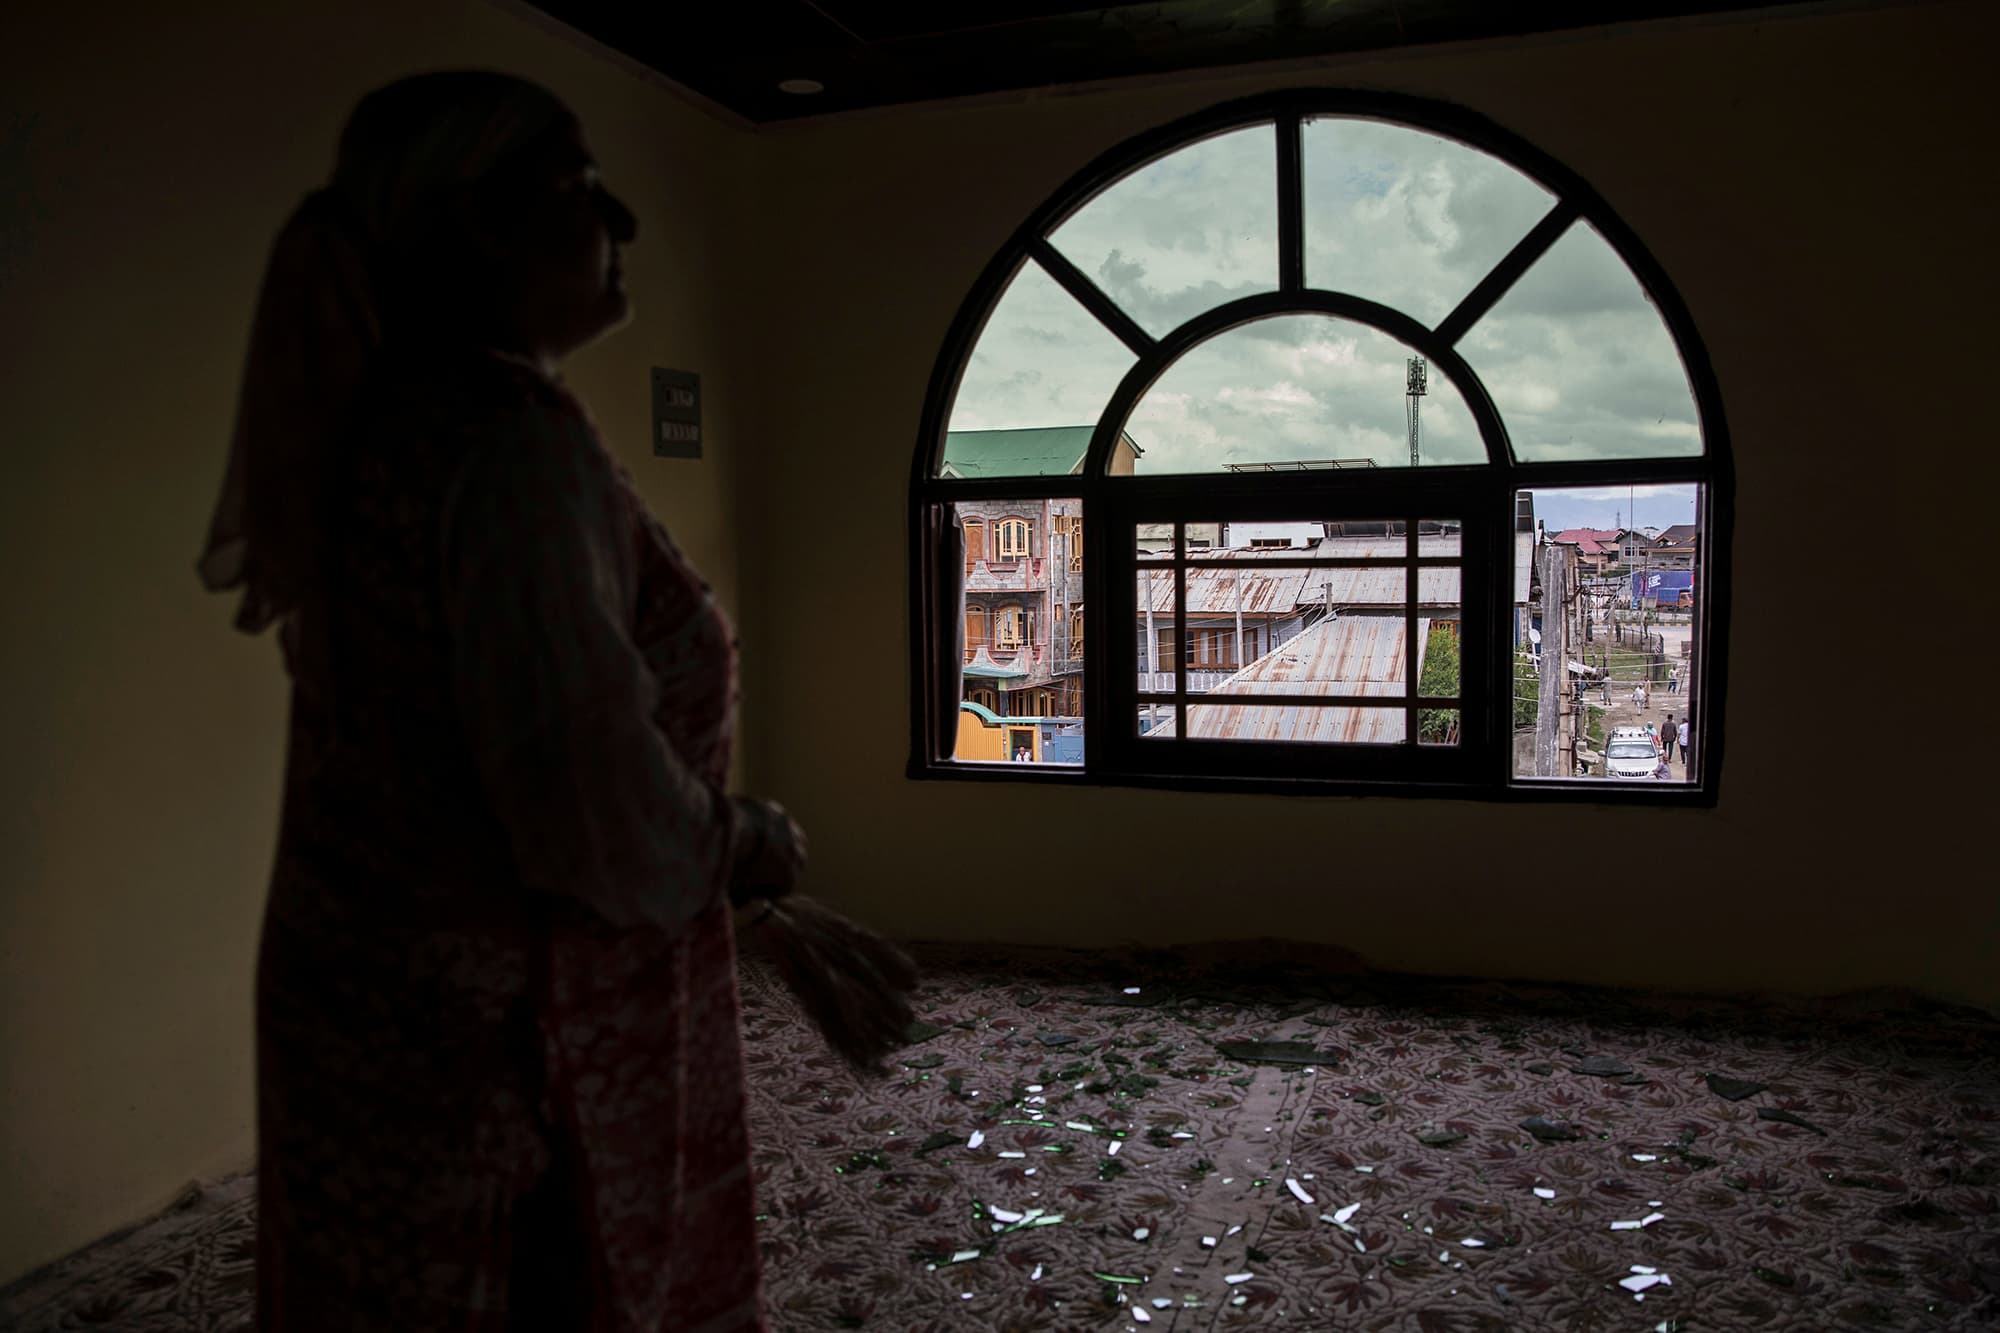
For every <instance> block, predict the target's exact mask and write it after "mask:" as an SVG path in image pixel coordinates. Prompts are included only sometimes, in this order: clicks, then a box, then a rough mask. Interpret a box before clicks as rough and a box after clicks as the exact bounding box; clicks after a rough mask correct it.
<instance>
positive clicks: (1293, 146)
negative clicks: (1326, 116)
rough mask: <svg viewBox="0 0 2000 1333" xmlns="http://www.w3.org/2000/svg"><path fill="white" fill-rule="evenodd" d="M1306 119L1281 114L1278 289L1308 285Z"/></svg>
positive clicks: (1289, 290) (1279, 120) (1287, 290)
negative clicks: (1302, 141) (1304, 135)
mask: <svg viewBox="0 0 2000 1333" xmlns="http://www.w3.org/2000/svg"><path fill="white" fill-rule="evenodd" d="M1304 132H1305V127H1304V122H1303V121H1302V120H1301V118H1300V117H1298V116H1296V115H1284V116H1280V117H1278V290H1279V291H1281V292H1298V291H1303V290H1304V289H1305V285H1306V229H1305V182H1304V178H1303V176H1304V173H1303V168H1302V165H1301V161H1302V158H1303V156H1304V153H1303V148H1302V145H1301V142H1300V137H1301V136H1302V135H1303V134H1304Z"/></svg>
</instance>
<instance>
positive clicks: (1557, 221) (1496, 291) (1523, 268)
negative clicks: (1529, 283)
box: [1437, 200, 1581, 346]
mask: <svg viewBox="0 0 2000 1333" xmlns="http://www.w3.org/2000/svg"><path fill="white" fill-rule="evenodd" d="M1580 216H1581V214H1579V213H1578V212H1577V209H1576V205H1574V204H1572V203H1570V202H1569V201H1568V200H1564V201H1562V202H1560V203H1558V204H1557V205H1556V206H1555V207H1554V208H1551V209H1550V210H1549V211H1548V213H1547V214H1546V215H1545V216H1544V217H1543V218H1542V220H1541V221H1540V222H1537V223H1536V224H1535V225H1534V226H1533V227H1530V228H1529V229H1528V234H1527V235H1526V236H1523V237H1522V238H1521V239H1520V240H1519V241H1517V242H1516V243H1515V245H1514V248H1513V249H1512V250H1509V251H1508V252H1507V257H1506V258H1505V259H1502V260H1501V261H1500V262H1499V263H1498V264H1496V265H1495V266H1494V268H1493V271H1492V272H1491V273H1488V274H1487V275H1486V276H1485V277H1484V278H1481V279H1480V280H1479V285H1478V286H1476V287H1474V288H1473V289H1472V290H1471V291H1470V292H1468V293H1466V297H1465V299H1464V300H1463V301H1460V302H1459V303H1458V308H1457V309H1456V310H1454V311H1452V312H1451V313H1450V314H1449V315H1446V316H1445V318H1444V322H1443V323H1442V324H1439V325H1438V326H1437V336H1438V338H1439V339H1440V340H1441V341H1443V342H1444V343H1445V344H1446V345H1447V346H1449V345H1453V344H1456V343H1457V342H1458V340H1459V339H1460V338H1463V337H1464V336H1465V334H1466V331H1467V330H1469V329H1470V328H1471V327H1472V326H1473V325H1474V324H1477V323H1478V322H1479V321H1480V319H1481V317H1483V316H1484V315H1485V314H1486V312H1487V311H1489V310H1491V309H1492V308H1493V307H1494V305H1495V304H1497V303H1498V302H1499V300H1500V298H1501V297H1503V296H1505V295H1506V294H1507V289H1508V288H1509V287H1512V286H1513V285H1514V284H1515V283H1516V282H1518V281H1520V278H1521V275H1522V274H1523V273H1526V272H1527V271H1528V270H1529V269H1530V268H1532V267H1534V263H1535V261H1536V260H1538V259H1540V258H1541V257H1542V256H1543V254H1545V253H1547V251H1548V248H1549V247H1550V246H1552V245H1554V244H1555V243H1556V238H1557V237H1559V236H1561V235H1562V234H1563V233H1564V232H1565V231H1568V230H1569V227H1570V224H1571V223H1573V222H1575V221H1576V220H1577V218H1578V217H1580Z"/></svg>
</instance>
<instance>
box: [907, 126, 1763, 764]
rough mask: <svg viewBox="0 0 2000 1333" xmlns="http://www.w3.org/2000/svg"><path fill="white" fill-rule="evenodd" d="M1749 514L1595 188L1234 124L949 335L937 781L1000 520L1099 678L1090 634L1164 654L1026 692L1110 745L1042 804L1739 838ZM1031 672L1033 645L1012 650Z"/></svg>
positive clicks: (1494, 130)
mask: <svg viewBox="0 0 2000 1333" xmlns="http://www.w3.org/2000/svg"><path fill="white" fill-rule="evenodd" d="M1731 490H1732V476H1731V472H1730V468H1729V465H1728V452H1727V440H1726V434H1725V431H1724V427H1723V422H1722V416H1721V411H1720V398H1719V394H1718V391H1717V389H1716V386H1715V384H1714V382H1713V378H1712V375H1711V373H1710V371H1709V368H1708V364H1707V360H1706V356H1705V354H1704V353H1703V351H1702V348H1701V345H1700V341H1699V339H1698V337H1697V336H1696V334H1695V331H1694V328H1693V325H1692V323H1691V321H1690V320H1689V318H1688V316H1687V313H1686V311H1685V309H1684V308H1683V307H1682V305H1681V303H1680V301H1679V299H1678V297H1677V296H1676V295H1675V294H1674V292H1673V290H1672V288H1671V287H1670V286H1669V284H1668V283H1667V281H1666V277H1665V275H1664V273H1662V272H1661V270H1660V268H1659V266H1658V265H1657V264H1656V263H1654V261H1653V260H1652V259H1651V257H1650V256H1649V255H1648V254H1647V253H1646V251H1645V249H1644V247H1643V246H1642V245H1641V243H1640V241H1639V239H1638V238H1637V237H1636V236H1635V235H1634V234H1633V233H1632V232H1631V231H1630V230H1629V229H1628V228H1627V227H1626V226H1625V225H1624V224H1623V223H1622V222H1621V221H1620V220H1619V219H1618V218H1617V217H1616V216H1615V215H1613V214H1612V213H1611V211H1610V209H1609V208H1608V207H1607V206H1606V205H1605V203H1604V201H1603V200H1601V199H1600V198H1599V197H1598V196H1597V195H1596V193H1595V192H1594V191H1593V190H1592V189H1591V188H1590V187H1589V186H1588V185H1587V184H1585V183H1584V182H1583V181H1582V180H1581V179H1579V178H1578V177H1576V176H1575V175H1574V174H1573V173H1571V172H1569V171H1568V170H1567V169H1565V168H1564V167H1562V166H1561V165H1560V164H1558V163H1556V162H1553V161H1552V160H1550V159H1549V158H1548V157H1546V156H1545V155H1543V154H1541V153H1540V152H1538V151H1536V150H1535V149H1533V148H1532V147H1530V146H1528V145H1527V144H1524V143H1522V142H1521V141H1519V140H1518V139H1516V138H1514V137H1513V136H1512V135H1510V134H1508V133H1507V132H1505V131H1503V130H1501V129H1500V128H1498V127H1497V126H1495V125H1493V124H1491V123H1490V122H1488V121H1486V120H1484V119H1482V118H1480V117H1478V116H1475V115H1472V114H1469V113H1467V112H1464V111H1462V110H1459V109H1457V108H1453V107H1449V106H1445V105H1442V104H1438V103H1433V102H1428V101H1420V100H1416V99H1409V98H1401V97H1392V96H1388V95H1382V94H1347V93H1333V92H1299V93H1292V94H1280V95H1274V96H1265V97H1260V98H1254V99H1250V100H1247V101H1243V102H1237V103H1232V104H1229V105H1227V106H1223V107H1218V108H1215V109H1213V110H1211V111H1208V112H1205V113H1202V114H1200V115H1197V116H1194V117H1190V118H1189V119H1187V120H1185V121H1181V122H1178V123H1176V124H1174V125H1170V126H1167V127H1165V128H1163V129H1161V130H1159V131H1156V132H1154V133H1151V134H1148V135H1145V136H1142V137H1141V138H1140V139H1138V140H1136V141H1134V142H1132V143H1129V144H1126V145H1124V146H1123V147H1121V148H1118V149H1115V150H1113V151H1112V152H1110V153H1108V154H1106V155H1105V156H1104V157H1103V158H1102V159H1100V160H1099V161H1098V162H1096V163H1094V164H1092V165H1091V166H1090V167H1089V168H1087V169H1086V170H1084V171H1083V172H1081V173H1079V174H1078V176H1077V177H1075V178H1074V179H1073V180H1071V181H1070V182H1069V183H1068V184H1067V185H1066V186H1065V187H1064V188H1063V189H1062V190H1060V191H1058V192H1057V194H1056V195H1055V196H1054V197H1053V198H1051V199H1050V200H1049V201H1048V202H1047V203H1046V204H1044V205H1043V206H1042V207H1041V208H1039V209H1037V210H1036V211H1035V213H1034V214H1033V215H1032V216H1030V217H1029V218H1028V220H1027V221H1026V222H1025V223H1024V224H1023V226H1022V227H1021V229H1020V230H1019V231H1018V232H1017V233H1016V234H1015V236H1014V237H1013V239H1012V240H1011V241H1010V243H1009V244H1008V246H1007V248H1006V249H1005V250H1003V251H1002V252H1001V253H1000V254H999V255H998V256H996V257H995V259H994V260H993V262H992V264H990V265H989V266H988V268H987V270H986V272H985V274H984V275H983V276H982V277H981V278H980V280H979V282H978V284H977V285H976V286H975V288H974V290H973V291H972V292H971V293H970V295H969V296H968V297H967V299H966V302H965V304H964V306H963V307H962V309H961V311H960V315H959V318H958V320H957V321H956V322H955V323H954V325H953V327H952V330H951V332H950V334H949V335H948V337H947V340H946V343H945V346H944V348H943V349H942V351H941V353H940V357H939V362H938V366H937V370H936V373H935V374H934V376H933V381H932V386H931V393H930V396H929V398H928V400H927V403H926V408H925V419H924V424H923V433H922V437H921V440H920V446H919V450H918V457H917V460H916V468H915V476H914V480H913V486H912V504H913V523H914V525H915V531H916V533H917V534H918V541H917V549H918V555H919V560H918V566H917V569H916V579H917V583H918V587H917V598H916V605H917V607H918V625H917V633H916V635H915V636H914V637H915V640H916V652H917V657H918V661H917V667H918V673H917V679H918V681H919V687H920V689H921V690H922V691H923V692H924V696H925V704H926V706H925V707H924V708H923V709H922V710H920V715H921V716H922V717H923V718H924V719H925V721H924V724H923V726H922V727H921V728H920V734H919V735H918V736H917V737H916V746H917V760H918V763H917V765H916V768H917V770H918V771H920V772H925V773H928V774H934V775H949V774H952V773H955V772H962V771H966V769H967V766H966V765H965V764H964V763H962V762H960V761H955V760H953V759H952V758H951V757H950V756H951V744H952V736H953V735H954V734H955V733H954V732H953V730H952V729H951V727H950V726H948V725H947V723H948V722H949V721H950V719H949V710H951V709H955V708H956V705H957V700H958V699H960V698H961V697H963V694H962V691H963V689H964V687H965V686H966V685H967V684H969V683H970V680H969V679H961V677H960V675H959V671H958V666H959V663H960V662H961V660H962V658H963V653H962V652H961V651H960V645H959V644H958V643H956V642H955V636H953V635H951V633H950V627H951V626H953V625H955V624H958V623H961V614H960V610H959V608H960V606H961V605H962V599H963V596H964V583H963V580H962V579H961V578H960V577H959V574H960V570H961V568H964V567H969V555H968V556H967V557H966V558H965V559H964V560H961V558H960V548H959V547H957V546H955V545H953V542H954V541H956V540H958V535H957V534H959V533H961V532H962V533H964V534H965V540H967V541H970V540H972V534H973V533H974V532H977V531H979V528H978V527H977V526H976V524H975V522H974V521H973V520H972V518H971V515H973V514H975V513H976V514H978V515H981V516H986V515H998V517H995V518H992V519H990V520H988V522H989V523H990V527H991V536H992V542H993V556H994V558H995V561H996V562H998V563H1000V564H1001V565H1002V566H1003V568H1004V567H1005V566H1006V565H1007V563H1008V562H1011V561H1021V562H1022V564H1021V565H1020V566H1019V567H1018V569H1017V570H1016V571H1015V572H1014V573H1012V574H1006V573H1002V574H1001V575H999V576H998V578H1000V579H1005V578H1012V579H1014V580H1015V581H1013V582H1006V583H1004V584H1002V585H1000V586H1005V587H1006V588H1008V589H1012V590H1018V591H1019V592H1020V593H1021V594H1022V596H1023V603H1024V606H1039V607H1045V608H1047V607H1056V608H1060V607H1061V606H1063V605H1073V606H1075V607H1076V608H1077V609H1075V610H1073V611H1072V612H1071V613H1070V615H1071V621H1072V627H1071V639H1072V642H1080V641H1081V639H1082V634H1081V607H1083V606H1091V607H1093V608H1095V614H1097V615H1098V616H1109V617H1110V618H1111V622H1110V623H1112V624H1114V625H1117V624H1120V623H1122V624H1125V625H1129V626H1131V627H1132V632H1130V633H1124V632H1121V633H1116V634H1100V635H1097V636H1095V637H1094V638H1093V639H1091V640H1090V641H1089V643H1088V644H1087V645H1086V646H1085V651H1084V652H1083V653H1082V654H1081V655H1080V657H1079V656H1078V655H1075V654H1062V655H1060V656H1057V655H1055V654H1042V655H1027V654H1024V655H1023V656H1024V657H1026V656H1035V657H1036V660H1035V661H1032V662H1021V663H1019V664H1017V665H1015V666H1014V667H1013V670H1015V671H1016V672H1019V673H1022V674H1017V675H1012V676H1010V677H1009V678H1008V680H1007V684H1008V686H1009V688H1010V689H1017V690H1026V689H1039V688H1049V689H1052V690H1054V691H1056V692H1057V697H1058V698H1059V699H1062V700H1070V699H1074V700H1076V701H1077V702H1079V703H1080V704H1081V705H1082V708H1081V710H1080V711H1081V714H1082V716H1083V717H1084V718H1085V720H1086V732H1087V736H1086V744H1085V755H1084V762H1083V764H1082V765H1081V768H1080V770H1078V769H1077V768H1075V767H1074V766H1072V767H1071V768H1070V769H1068V770H1067V771H1066V773H1062V774H1051V773H1048V772H1047V771H1046V770H1044V769H1042V768H1040V767H1038V768H1036V769H1035V770H1032V771H1019V772H1016V773H1014V774H1011V776H1019V777H1021V778H1022V779H1023V780H1077V779H1079V778H1081V779H1083V780H1095V781H1110V782H1119V781H1135V782H1145V783H1149V784H1158V783H1159V782H1161V781H1162V780H1168V781H1172V780H1177V779H1180V780H1186V781H1188V782H1190V783H1202V784H1206V783H1213V782H1215V781H1217V780H1223V781H1227V782H1230V783H1232V784H1236V785H1241V784H1243V783H1250V784H1253V785H1254V784H1257V783H1259V782H1260V781H1262V782H1268V783H1282V784H1283V785H1284V786H1285V787H1286V789H1288V790H1296V789H1298V784H1299V783H1301V782H1306V783H1320V784H1325V785H1326V787H1327V789H1328V790H1347V791H1352V790H1369V789H1381V790H1391V789H1395V790H1409V789H1411V787H1412V785H1413V784H1414V785H1416V786H1417V787H1418V788H1420V789H1421V790H1422V791H1424V792H1426V793H1452V792H1457V793H1470V794H1480V795H1487V794H1493V795H1522V794H1539V795H1548V796H1571V797H1576V796H1582V797H1588V798H1593V799H1612V800H1629V799H1650V800H1658V801H1672V802H1683V803H1685V802H1704V803H1705V802H1711V801H1712V800H1713V799H1714V794H1715V779H1716V774H1717V770H1718V765H1717V763H1716V758H1715V749H1716V747H1715V746H1714V745H1713V744H1711V743H1710V742H1711V739H1712V738H1716V737H1718V736H1719V734H1720V727H1719V716H1718V705H1719V703H1720V699H1721V693H1722V692H1721V688H1720V686H1721V681H1720V672H1719V665H1718V664H1719V662H1720V660H1721V654H1720V653H1719V652H1717V651H1716V648H1717V645H1718V644H1719V641H1720V635H1721V633H1722V630H1723V626H1724V617H1723V609H1724V608H1723V601H1724V599H1723V597H1722V596H1720V594H1721V593H1723V592H1724V591H1725V588H1724V584H1723V581H1722V579H1721V573H1722V571H1723V570H1724V569H1725V568H1726V561H1727V555H1728V552H1727V549H1726V542H1727V539H1728V534H1729V521H1728V516H1729V506H1730V503H1731V498H1732V497H1731ZM1056 501H1061V502H1062V504H1061V515H1060V516H1059V517H1058V518H1056V519H1050V515H1051V514H1052V513H1054V512H1056V511H1054V510H1052V509H1051V507H1050V506H1051V504H1052V503H1053V502H1056ZM1010 509H1011V510H1012V511H1013V512H1014V514H1021V513H1033V512H1040V513H1041V514H1042V515H1043V517H1044V520H1045V521H1050V522H1051V523H1052V528H1051V531H1052V532H1053V533H1054V534H1055V540H1056V541H1057V542H1058V543H1059V544H1060V543H1063V542H1064V541H1065V540H1067V541H1068V543H1069V545H1068V546H1067V558H1063V557H1064V552H1063V551H1058V552H1057V555H1058V558H1057V559H1056V560H1054V561H1043V562H1039V564H1040V565H1041V566H1044V567H1045V568H1037V562H1034V561H1032V560H1028V559H1026V557H1028V556H1030V555H1031V553H1032V539H1033V532H1032V528H1031V524H1030V522H1029V520H1027V519H1025V518H1021V517H1015V516H1012V515H1010V514H1009V513H1008V511H1009V510H1010ZM1085 515H1088V516H1089V519H1090V522H1089V525H1088V527H1087V528H1086V527H1085V525H1084V523H1083V518H1084V516H1085ZM966 549H967V550H968V551H969V547H968V548H966ZM1079 555H1080V557H1081V559H1080V560H1079V559H1078V558H1077V557H1078V556H1079ZM982 577H986V576H984V575H982ZM1057 579H1061V580H1064V581H1063V582H1062V583H1061V584H1060V586H1058V585H1057V584H1056V583H1055V582H1054V580H1057ZM981 586H982V587H983V586H985V585H983V584H982V585H981ZM1044 595H1046V597H1044ZM1014 614H1018V615H1019V616H1020V620H1019V622H1018V628H1013V629H1010V628H1009V625H1010V623H1011V622H1010V620H1009V617H1010V615H1014ZM941 627H942V632H940V628H941ZM1026 634H1027V615H1026V612H1025V611H1024V610H1021V609H1020V608H1011V609H1010V608H1006V607H1003V608H1001V610H1000V611H999V612H998V614H997V616H996V620H995V624H994V643H995V645H996V646H997V645H1001V644H1005V643H1008V642H1010V641H1012V642H1020V641H1022V640H1024V639H1025V638H1026ZM1010 636H1011V639H1010ZM1183 645H1185V650H1184V649H1183ZM1073 659H1074V660H1075V662H1076V664H1080V665H1081V667H1082V671H1081V674H1080V676H1079V675H1078V674H1076V673H1075V672H1074V671H1073V670H1072V671H1071V673H1070V674H1069V675H1068V676H1066V677H1065V678H1062V679H1056V678H1055V676H1054V673H1055V672H1057V671H1058V670H1059V669H1060V668H1061V667H1062V665H1063V664H1066V663H1072V661H1073ZM1045 675H1046V676H1048V677H1049V678H1047V679H1044V678H1043V677H1044V676H1045ZM1669 713H1671V714H1672V716H1673V721H1672V725H1669V721H1668V716H1667V715H1668V714H1669ZM1690 716H1692V717H1693V718H1694V719H1696V720H1697V722H1698V724H1699V725H1697V726H1691V727H1690V734H1689V741H1690V746H1689V749H1690V750H1691V753H1689V752H1687V751H1684V750H1683V749H1682V747H1681V746H1680V745H1679V744H1678V739H1679V738H1678V736H1677V735H1673V736H1672V737H1671V738H1672V740H1673V741H1674V742H1676V743H1675V744H1673V745H1671V746H1666V745H1663V744H1662V743H1661V738H1663V737H1666V736H1668V735H1669V733H1672V732H1676V731H1677V729H1678V724H1679V722H1680V721H1681V720H1683V719H1687V718H1689V717H1690Z"/></svg>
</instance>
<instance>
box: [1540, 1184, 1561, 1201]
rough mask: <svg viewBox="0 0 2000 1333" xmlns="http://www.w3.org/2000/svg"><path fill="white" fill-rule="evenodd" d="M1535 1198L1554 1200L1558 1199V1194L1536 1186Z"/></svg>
mask: <svg viewBox="0 0 2000 1333" xmlns="http://www.w3.org/2000/svg"><path fill="white" fill-rule="evenodd" d="M1535 1197H1536V1198H1538V1199H1553V1198H1555V1197H1556V1192H1555V1191H1554V1190H1552V1189H1544V1188H1542V1187H1541V1186H1540V1185H1537V1186H1535Z"/></svg>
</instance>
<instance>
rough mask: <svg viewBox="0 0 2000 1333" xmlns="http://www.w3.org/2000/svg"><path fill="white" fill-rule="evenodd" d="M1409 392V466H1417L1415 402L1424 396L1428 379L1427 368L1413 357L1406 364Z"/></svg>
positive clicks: (1418, 357)
mask: <svg viewBox="0 0 2000 1333" xmlns="http://www.w3.org/2000/svg"><path fill="white" fill-rule="evenodd" d="M1408 370H1409V373H1410V374H1409V380H1408V383H1409V390H1410V466H1411V467H1415V466H1416V465H1417V402H1418V400H1419V399H1421V398H1422V397H1423V396H1424V392H1425V386H1426V383H1427V381H1428V379H1429V377H1430V371H1429V368H1428V367H1427V366H1426V365H1425V363H1424V359H1423V358H1422V357H1420V356H1413V357H1411V358H1410V360H1409V363H1408Z"/></svg>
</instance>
